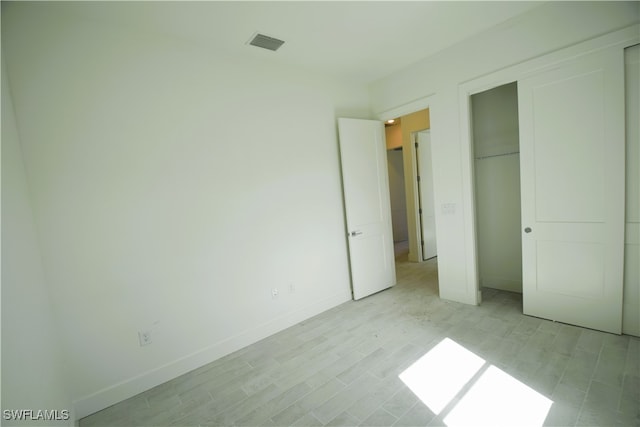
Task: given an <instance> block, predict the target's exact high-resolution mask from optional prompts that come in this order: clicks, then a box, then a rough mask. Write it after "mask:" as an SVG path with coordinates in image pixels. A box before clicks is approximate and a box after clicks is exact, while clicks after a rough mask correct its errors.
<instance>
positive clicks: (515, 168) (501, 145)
mask: <svg viewBox="0 0 640 427" xmlns="http://www.w3.org/2000/svg"><path fill="white" fill-rule="evenodd" d="M471 127H472V131H471V136H472V150H473V159H474V162H473V166H474V184H475V197H476V200H475V203H476V244H477V254H478V279H479V286H480V288H493V289H500V290H504V291H511V292H518V293H520V294H521V293H522V238H521V233H520V229H521V224H520V216H521V208H520V206H521V197H520V142H519V126H518V86H517V83H516V82H512V83H508V84H505V85H502V86H498V87H495V88H493V89H490V90H487V91H484V92H480V93H476V94H474V95H472V96H471Z"/></svg>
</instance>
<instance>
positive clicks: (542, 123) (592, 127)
mask: <svg viewBox="0 0 640 427" xmlns="http://www.w3.org/2000/svg"><path fill="white" fill-rule="evenodd" d="M623 64H624V61H623V51H622V49H608V50H606V51H599V52H597V53H592V54H589V55H585V56H583V57H580V58H578V59H575V60H572V61H570V62H566V63H564V64H561V65H560V66H559V67H557V68H554V69H552V70H549V71H546V72H542V73H540V74H536V75H535V76H532V77H530V78H526V79H523V80H521V81H519V82H518V109H519V122H520V149H521V151H520V156H521V160H520V162H521V163H520V168H521V197H522V228H523V230H522V257H523V265H522V270H523V301H524V313H525V314H529V315H533V316H537V317H542V318H546V319H551V320H556V321H561V322H565V323H570V324H574V325H580V326H585V327H588V328H593V329H599V330H602V331H608V332H613V333H617V334H619V333H621V322H622V279H623V277H622V272H623V254H624V252H623V251H624V195H625V192H624V188H625V184H624V164H625V162H624V149H625V147H624V86H623V83H624V69H623Z"/></svg>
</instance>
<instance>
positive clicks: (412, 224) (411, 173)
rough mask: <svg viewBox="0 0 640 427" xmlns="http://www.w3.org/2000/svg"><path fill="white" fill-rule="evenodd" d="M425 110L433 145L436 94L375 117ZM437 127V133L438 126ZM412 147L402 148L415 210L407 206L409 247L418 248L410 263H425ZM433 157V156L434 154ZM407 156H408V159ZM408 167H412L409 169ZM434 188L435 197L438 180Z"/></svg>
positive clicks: (386, 117)
mask: <svg viewBox="0 0 640 427" xmlns="http://www.w3.org/2000/svg"><path fill="white" fill-rule="evenodd" d="M425 108H428V109H429V122H430V128H429V129H430V131H431V141H432V143H433V141H434V140H435V137H434V120H433V111H434V108H435V109H436V110H437V106H436V101H435V94H429V95H427V96H425V97H422V98H418V99H416V100H414V101H411V102H409V103H407V104H403V105H400V106H398V107H395V108H392V109H389V110H385V111H382V112H379V113H377V114H375V116H376V117H377V118H378V119H379V120H382V121H387V120H389V119H395V118H398V117H402V116H406V115H408V114H412V113H415V112H418V111H421V110H424V109H425ZM435 127H436V132H437V125H436V126H435ZM410 145H411V146H410V147H405V146H404V145H403V147H402V152H403V156H404V166H405V167H404V180H405V190H410V191H405V193H406V197H407V199H409V198H411V201H413V209H408V207H409V206H407V225H408V235H409V247H412V244H414V245H415V247H416V250H415V256H414V257H412V258H411V259H410V261H413V262H424V260H423V258H424V257H423V256H422V247H421V246H420V244H419V242H420V238H421V230H420V218H419V216H418V209H419V202H418V185H417V184H418V183H417V177H418V172H417V167H416V161H417V159H416V151H415V146H414V145H413V143H412V144H410ZM432 155H433V152H432ZM407 156H408V159H407ZM434 163H435V161H434ZM408 165H409V166H410V167H407V166H408ZM433 187H434V196H435V194H436V193H437V189H436V187H437V181H436V180H434V183H433ZM436 198H437V197H434V199H436ZM434 203H435V201H434ZM407 205H409V204H407ZM437 221H438V218H437V215H436V241H437V236H438V233H437V229H438V226H437Z"/></svg>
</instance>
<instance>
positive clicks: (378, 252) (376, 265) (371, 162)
mask: <svg viewBox="0 0 640 427" xmlns="http://www.w3.org/2000/svg"><path fill="white" fill-rule="evenodd" d="M338 133H339V137H340V156H341V162H342V185H343V189H344V199H345V209H346V217H347V233H348V239H349V257H350V263H351V284H352V287H353V298H354V299H356V300H357V299H360V298H364V297H366V296H368V295H371V294H373V293H376V292H379V291H381V290H383V289H387V288H389V287H391V286H393V285H395V283H396V268H395V260H394V256H393V233H392V228H391V206H390V202H389V176H388V172H387V156H386V146H385V137H384V125H383V124H382V122H378V121H373V120H358V119H342V118H341V119H338Z"/></svg>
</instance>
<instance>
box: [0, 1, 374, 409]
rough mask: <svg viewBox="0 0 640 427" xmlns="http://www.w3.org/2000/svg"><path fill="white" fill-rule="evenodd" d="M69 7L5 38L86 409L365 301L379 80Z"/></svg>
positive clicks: (10, 13) (40, 12)
mask: <svg viewBox="0 0 640 427" xmlns="http://www.w3.org/2000/svg"><path fill="white" fill-rule="evenodd" d="M54 9H55V8H54V7H48V6H45V5H44V4H41V3H40V4H35V5H33V4H24V3H22V4H14V5H11V6H10V7H8V8H6V10H3V20H4V25H3V27H4V28H3V49H4V50H5V54H6V60H7V61H6V62H7V64H8V70H9V74H10V75H11V76H12V79H11V89H12V92H13V94H14V101H15V107H16V115H17V123H18V129H19V130H20V132H21V142H22V148H23V153H24V159H25V163H26V170H27V177H28V181H29V184H30V190H31V194H32V197H33V207H34V214H35V222H36V225H37V229H38V233H39V237H40V242H41V249H42V259H43V264H44V271H45V274H46V277H47V281H48V285H49V287H50V291H51V294H52V297H53V298H52V304H53V306H54V309H55V310H56V311H57V312H58V313H59V314H60V327H61V331H62V335H63V338H64V343H65V346H66V349H67V352H66V358H67V360H68V364H69V365H70V366H72V367H73V375H72V377H71V378H70V387H71V393H72V396H73V398H74V399H75V400H76V406H77V411H78V416H79V417H82V416H84V415H87V414H89V413H91V412H93V411H96V410H98V409H101V408H103V407H105V406H107V405H109V404H111V403H114V402H116V401H119V400H122V399H124V398H126V397H129V396H131V395H133V394H136V393H138V392H140V391H142V390H144V389H146V388H148V387H151V386H154V385H156V384H158V383H160V382H163V381H165V380H168V379H170V378H173V377H175V376H177V375H179V374H181V373H183V372H186V371H188V370H191V369H193V368H195V367H197V366H199V365H201V364H204V363H207V362H210V361H212V360H214V359H216V358H218V357H220V356H222V355H224V354H227V353H229V352H231V351H233V350H236V349H238V348H241V347H243V346H245V345H247V344H250V343H252V342H255V341H257V340H258V339H261V338H263V337H265V336H267V335H270V334H272V333H274V332H276V331H278V330H280V329H283V328H285V327H288V326H290V325H292V324H294V323H296V322H298V321H300V320H303V319H305V318H308V317H310V316H312V315H315V314H317V313H319V312H322V311H324V310H326V309H328V308H331V307H333V306H335V305H337V304H340V303H342V302H345V301H347V300H349V299H350V283H349V272H348V264H347V247H346V238H345V225H344V216H343V208H342V192H341V183H340V172H339V159H338V147H337V137H336V134H337V132H336V121H335V118H336V116H348V117H361V118H368V117H370V110H369V97H368V92H367V90H366V88H365V87H364V86H363V87H358V86H357V85H353V84H352V83H350V84H341V83H339V82H334V81H330V80H328V79H327V78H325V77H322V76H318V75H312V74H309V73H308V72H305V73H303V72H297V71H295V70H292V69H290V68H281V67H277V66H275V65H270V64H269V63H268V62H266V61H265V62H262V61H258V60H244V59H240V58H235V57H230V56H227V55H226V54H223V53H221V52H214V51H211V50H206V49H203V48H201V47H195V46H194V47H191V46H190V45H188V44H186V43H184V44H183V43H182V42H181V41H178V40H173V39H171V38H167V37H164V36H160V35H154V34H143V33H138V32H136V31H133V30H128V29H126V28H115V27H114V28H111V27H108V26H104V25H102V24H99V23H93V22H77V21H74V20H71V19H70V18H65V17H62V16H58V14H56V13H55V10H54ZM290 284H293V285H294V287H295V293H289V292H288V291H286V292H285V291H284V290H288V289H289V285H290ZM276 287H278V288H280V289H281V292H280V296H279V297H278V299H272V296H271V289H272V288H276ZM144 329H151V330H152V340H153V343H152V344H151V345H148V346H145V347H140V346H139V345H138V336H137V332H138V331H139V330H144ZM3 338H4V337H3Z"/></svg>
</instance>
